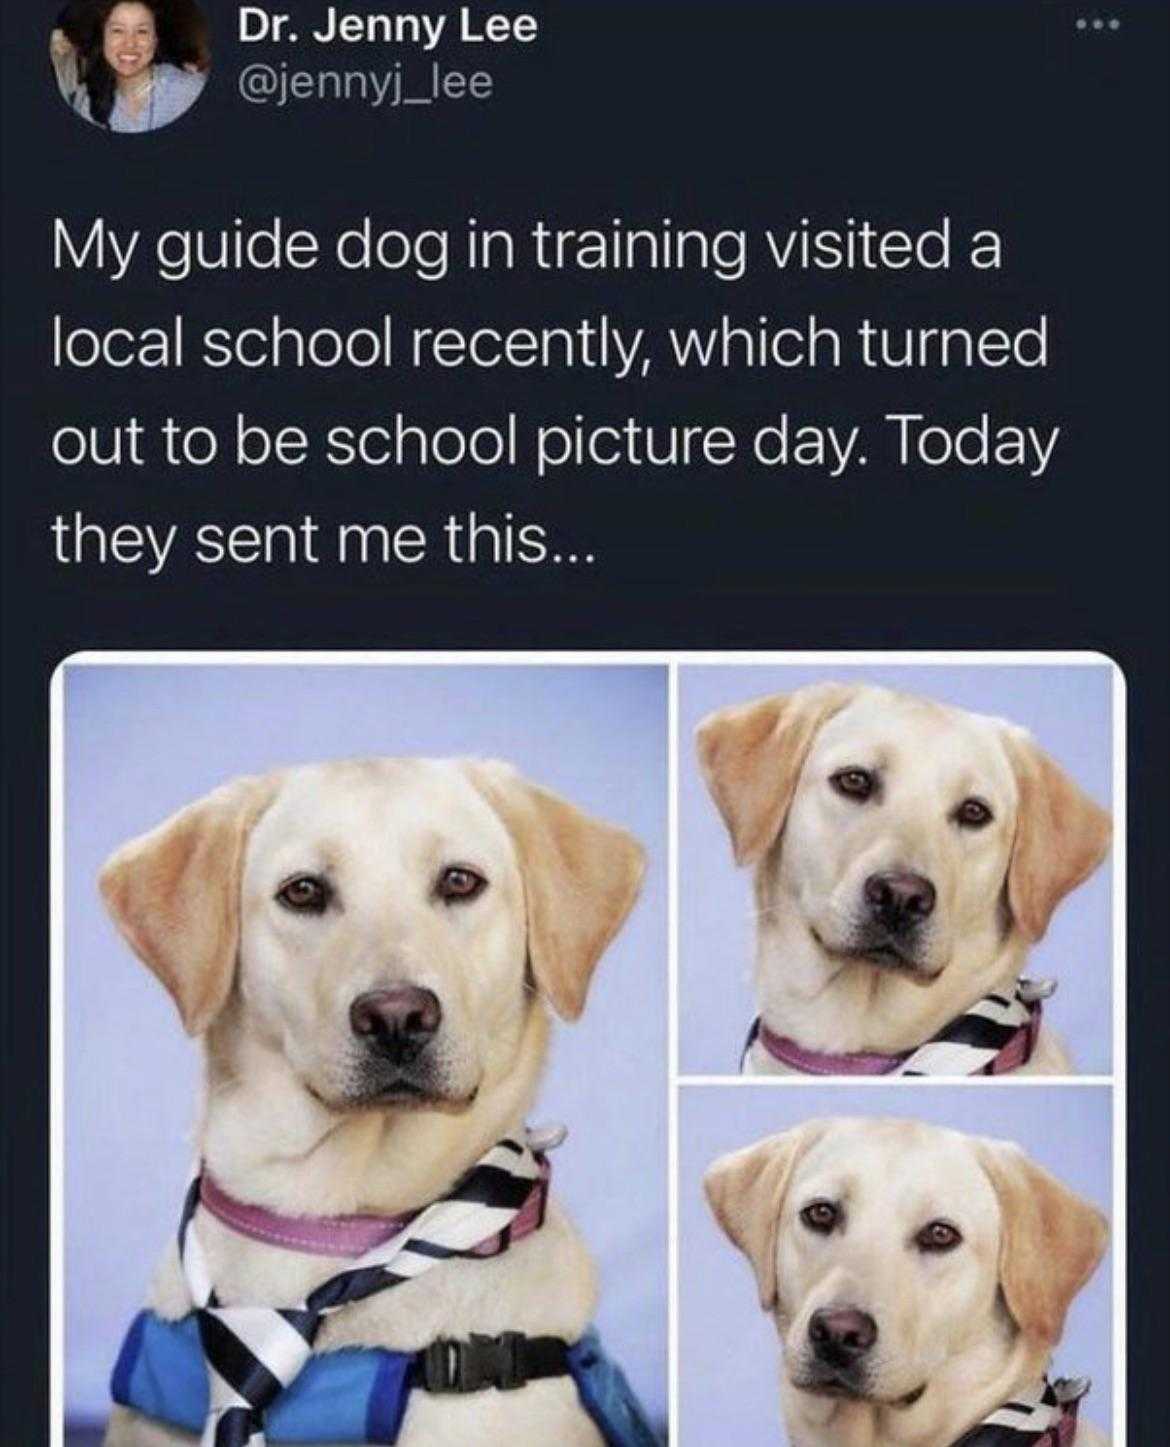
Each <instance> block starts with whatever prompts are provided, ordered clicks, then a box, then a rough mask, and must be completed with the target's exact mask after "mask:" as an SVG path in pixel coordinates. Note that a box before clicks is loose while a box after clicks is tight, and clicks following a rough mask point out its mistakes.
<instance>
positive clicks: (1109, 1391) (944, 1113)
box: [677, 1082, 1113, 1447]
mask: <svg viewBox="0 0 1170 1447" xmlns="http://www.w3.org/2000/svg"><path fill="white" fill-rule="evenodd" d="M681 1095H682V1099H681V1102H680V1111H679V1131H680V1135H679V1260H680V1263H681V1265H680V1280H679V1358H680V1370H679V1384H680V1387H679V1391H680V1399H679V1420H678V1424H677V1427H678V1441H679V1442H680V1443H681V1444H682V1447H723V1444H724V1443H735V1444H736V1447H766V1444H776V1447H779V1444H781V1443H783V1442H785V1441H786V1438H785V1436H784V1434H783V1433H782V1432H781V1430H780V1407H779V1402H780V1396H779V1362H780V1356H779V1342H778V1339H777V1336H776V1329H775V1327H774V1326H773V1324H772V1321H771V1319H770V1318H769V1317H768V1316H766V1315H765V1313H764V1312H763V1311H761V1309H760V1304H759V1297H758V1296H757V1295H756V1285H755V1279H754V1277H753V1276H752V1271H751V1267H750V1266H749V1265H748V1263H747V1260H746V1259H745V1258H744V1257H743V1256H741V1255H740V1253H739V1252H738V1251H737V1250H736V1249H735V1247H734V1246H732V1244H731V1242H730V1241H728V1239H727V1238H726V1237H725V1236H724V1235H723V1233H722V1231H720V1229H719V1228H718V1227H717V1226H716V1225H715V1222H714V1219H713V1218H712V1216H711V1214H710V1211H709V1210H708V1209H707V1203H706V1200H705V1198H704V1196H703V1191H702V1184H701V1183H702V1179H703V1175H704V1172H705V1171H706V1169H707V1167H708V1166H709V1165H710V1164H711V1162H712V1161H713V1160H715V1159H716V1158H717V1157H718V1156H721V1155H723V1154H725V1153H726V1152H727V1151H731V1150H738V1149H739V1147H740V1146H746V1145H750V1144H751V1143H752V1142H753V1141H757V1140H761V1139H763V1137H765V1136H768V1135H772V1134H774V1133H775V1132H777V1131H782V1130H787V1129H789V1128H790V1127H791V1126H795V1125H799V1124H800V1123H801V1122H802V1121H805V1120H812V1119H815V1118H817V1117H823V1116H835V1115H853V1116H902V1117H907V1118H913V1119H917V1120H923V1121H927V1122H929V1123H930V1124H932V1125H942V1126H950V1127H953V1128H954V1129H956V1130H961V1131H966V1132H967V1133H969V1134H971V1135H985V1136H992V1137H995V1138H997V1139H1009V1140H1014V1141H1017V1142H1018V1143H1019V1144H1020V1145H1022V1146H1023V1147H1024V1149H1025V1150H1026V1151H1027V1152H1028V1153H1029V1154H1030V1155H1031V1156H1032V1158H1033V1159H1034V1160H1036V1161H1038V1162H1039V1163H1040V1164H1041V1165H1042V1166H1044V1167H1046V1168H1047V1169H1048V1170H1050V1171H1051V1172H1052V1173H1053V1174H1054V1175H1056V1176H1058V1177H1059V1178H1060V1180H1062V1181H1064V1183H1065V1184H1066V1185H1067V1186H1070V1187H1071V1188H1072V1189H1073V1190H1075V1191H1078V1192H1079V1193H1080V1194H1081V1195H1083V1196H1085V1197H1087V1198H1088V1199H1089V1200H1090V1201H1092V1202H1093V1203H1094V1205H1096V1206H1098V1207H1100V1208H1101V1210H1103V1211H1105V1213H1106V1214H1107V1215H1109V1216H1110V1217H1111V1216H1112V1210H1111V1200H1112V1184H1111V1182H1112V1164H1111V1142H1110V1112H1111V1100H1110V1091H1109V1090H1108V1088H1106V1087H1104V1086H1095V1085H1055V1086H1052V1085H1049V1086H1019V1085H1011V1084H1006V1083H1003V1082H999V1083H994V1082H987V1083H986V1084H984V1085H979V1086H974V1087H968V1086H962V1085H959V1086H954V1085H951V1086H946V1085H942V1086H933V1085H928V1086H922V1087H919V1086H906V1085H902V1086H894V1085H888V1084H881V1085H874V1086H869V1087H866V1086H849V1085H844V1086H835V1085H820V1086H804V1085H791V1084H783V1085H777V1084H771V1085H750V1086H737V1087H734V1088H731V1089H729V1088H728V1087H726V1086H684V1087H683V1089H682V1091H681ZM1111 1272H1112V1252H1110V1253H1109V1254H1107V1255H1106V1257H1105V1259H1104V1261H1103V1262H1102V1263H1101V1265H1100V1266H1099V1267H1098V1269H1097V1272H1096V1274H1095V1275H1094V1277H1093V1279H1092V1280H1091V1281H1090V1282H1089V1284H1088V1285H1087V1286H1086V1287H1085V1288H1084V1289H1083V1290H1082V1291H1081V1293H1080V1294H1079V1295H1078V1297H1077V1299H1076V1301H1075V1302H1074V1303H1073V1307H1072V1310H1071V1312H1070V1313H1069V1318H1068V1324H1067V1326H1066V1329H1065V1335H1064V1340H1063V1343H1062V1344H1061V1346H1060V1347H1059V1348H1058V1349H1057V1352H1056V1355H1055V1357H1054V1361H1053V1367H1054V1371H1055V1373H1056V1375H1060V1376H1068V1377H1081V1376H1087V1377H1091V1378H1092V1382H1093V1387H1092V1391H1091V1392H1090V1394H1089V1397H1088V1399H1087V1401H1086V1402H1085V1406H1084V1409H1083V1411H1084V1416H1085V1420H1086V1421H1091V1422H1093V1423H1095V1424H1096V1425H1097V1426H1099V1427H1102V1428H1105V1429H1106V1430H1108V1429H1109V1427H1110V1426H1111V1422H1112V1413H1113V1378H1112V1355H1111V1353H1112V1331H1111V1322H1112V1288H1111Z"/></svg>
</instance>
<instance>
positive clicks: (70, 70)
mask: <svg viewBox="0 0 1170 1447" xmlns="http://www.w3.org/2000/svg"><path fill="white" fill-rule="evenodd" d="M49 50H50V55H51V57H52V61H53V70H54V72H55V74H56V78H57V85H58V88H59V89H60V91H61V95H62V96H63V97H64V99H65V102H66V104H67V105H69V107H70V108H71V109H72V110H74V111H76V113H77V114H78V115H79V116H81V117H82V118H83V119H84V120H87V121H89V122H90V123H91V124H92V125H95V126H100V127H101V128H102V129H103V130H107V131H114V132H117V133H119V134H123V133H134V132H144V131H157V130H161V129H162V127H163V126H169V125H170V124H171V122H172V121H176V120H178V118H179V117H180V116H181V115H184V114H185V113H186V112H187V111H189V110H190V109H191V107H192V106H193V105H194V104H195V102H196V101H197V100H198V99H199V97H200V95H201V94H202V91H203V87H204V85H205V83H206V81H207V75H208V72H209V70H210V67H211V48H210V43H209V30H208V25H207V20H206V18H205V16H204V14H203V11H202V10H201V9H200V7H199V6H198V5H197V4H195V3H194V0H70V3H69V4H67V5H65V6H63V7H62V8H61V10H60V11H59V12H58V13H57V17H56V20H55V22H54V26H53V32H52V36H51V38H50V42H49Z"/></svg>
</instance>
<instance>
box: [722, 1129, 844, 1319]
mask: <svg viewBox="0 0 1170 1447" xmlns="http://www.w3.org/2000/svg"><path fill="white" fill-rule="evenodd" d="M821 1130H822V1124H821V1123H820V1122H818V1121H810V1122H808V1123H807V1124H806V1125H802V1126H798V1127H797V1128H796V1129H795V1130H790V1131H785V1132H783V1134H781V1135H774V1136H769V1137H768V1139H767V1140H762V1141H757V1142H756V1144H755V1145H751V1146H746V1147H744V1149H743V1150H739V1151H733V1152H732V1153H731V1154H730V1155H726V1156H722V1157H720V1159H719V1160H717V1161H716V1162H715V1163H714V1164H713V1165H712V1166H711V1167H710V1168H709V1169H708V1171H707V1174H706V1175H705V1176H704V1177H703V1190H704V1191H705V1192H706V1194H707V1202H708V1204H709V1205H710V1207H711V1211H712V1213H713V1214H714V1216H715V1219H716V1221H718V1223H719V1225H720V1226H721V1227H722V1228H723V1231H724V1232H725V1234H726V1235H727V1236H728V1238H729V1239H730V1240H731V1241H732V1242H734V1244H735V1245H736V1246H738V1247H739V1249H740V1250H741V1251H742V1252H743V1254H744V1255H745V1256H746V1257H747V1259H748V1260H749V1261H750V1262H751V1264H752V1268H753V1270H754V1271H755V1273H756V1284H757V1286H758V1287H759V1292H760V1305H761V1306H762V1307H763V1308H764V1310H765V1311H771V1310H772V1308H773V1307H774V1306H775V1305H776V1294H777V1283H776V1240H777V1233H778V1231H779V1227H780V1213H781V1211H782V1209H783V1207H784V1196H785V1193H786V1192H787V1190H788V1183H789V1181H790V1180H791V1179H792V1172H793V1170H794V1168H795V1166H796V1163H797V1161H798V1160H799V1159H800V1157H801V1156H802V1155H803V1153H804V1151H805V1150H806V1149H807V1148H808V1146H809V1145H811V1144H812V1142H813V1141H814V1140H816V1139H817V1137H818V1136H819V1135H820V1133H821Z"/></svg>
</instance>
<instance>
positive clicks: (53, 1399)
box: [49, 649, 1128, 1447]
mask: <svg viewBox="0 0 1170 1447" xmlns="http://www.w3.org/2000/svg"><path fill="white" fill-rule="evenodd" d="M306 663H312V664H315V665H320V666H326V667H354V666H359V667H419V666H428V665H429V666H453V667H458V666H468V665H475V666H481V667H483V666H488V667H490V666H505V667H506V666H523V665H536V666H540V665H545V666H570V667H589V666H609V667H621V666H629V667H646V666H648V665H655V666H658V667H665V668H667V669H668V693H669V708H668V715H667V728H668V730H669V738H668V773H669V801H668V842H667V850H668V857H667V868H668V885H669V888H668V941H669V968H668V984H667V1006H666V1008H667V1011H668V1021H667V1041H668V1046H667V1051H668V1065H669V1069H668V1072H667V1080H666V1082H665V1087H666V1091H667V1103H668V1116H667V1120H668V1138H667V1160H668V1172H669V1177H668V1182H667V1192H668V1195H667V1199H668V1211H669V1216H668V1221H669V1241H668V1244H667V1261H668V1265H669V1280H668V1282H667V1304H668V1313H669V1318H668V1344H669V1366H668V1372H669V1397H668V1401H669V1410H670V1423H671V1428H670V1442H671V1447H681V1444H682V1432H681V1430H680V1425H679V1421H678V1407H679V1391H678V1385H679V1383H678V1370H679V1364H678V1341H679V1336H678V1316H679V1301H678V1262H679V1242H678V1192H679V1182H678V1158H679V1134H678V1131H679V1127H678V1116H679V1112H678V1100H679V1091H680V1090H682V1089H686V1088H689V1087H695V1086H718V1087H724V1088H727V1089H731V1090H735V1089H742V1088H745V1087H747V1088H751V1087H754V1088H761V1087H762V1088H764V1089H780V1090H784V1089H792V1088H797V1089H799V1088H801V1087H802V1084H803V1085H804V1086H805V1087H807V1082H803V1081H802V1080H801V1078H799V1077H796V1078H792V1079H786V1078H784V1077H770V1078H769V1077H752V1078H751V1079H744V1078H742V1077H739V1076H709V1075H680V1074H679V1069H678V1064H679V1062H678V1001H679V996H678V943H679V940H678V841H677V837H676V836H677V831H678V780H679V757H678V753H679V741H678V719H679V712H678V702H679V700H678V683H679V669H680V668H682V667H688V666H693V665H704V664H706V665H719V664H722V665H734V664H738V665H741V666H744V667H747V668H750V667H777V666H784V665H788V666H803V667H807V666H825V665H830V664H840V665H842V666H857V665H861V666H865V665H867V664H869V665H874V666H884V665H890V664H894V665H901V666H922V667H930V666H931V665H935V666H937V665H940V664H946V665H952V666H954V665H960V666H964V667H966V666H970V667H980V666H984V667H988V666H999V667H1005V666H1006V667H1010V666H1013V665H1017V666H1020V667H1029V666H1030V667H1037V666H1044V665H1047V666H1058V665H1063V666H1094V667H1100V666H1102V665H1105V666H1107V667H1108V668H1109V669H1110V671H1111V674H1112V680H1113V688H1112V703H1113V709H1112V715H1113V717H1112V726H1113V817H1114V844H1113V866H1114V868H1113V918H1112V935H1113V982H1112V983H1113V990H1112V994H1113V1060H1112V1066H1113V1073H1112V1075H1090V1076H1076V1077H1070V1078H1057V1079H1053V1078H1049V1077H1036V1076H1032V1077H1023V1078H1019V1079H1014V1078H1012V1077H1009V1076H1005V1077H999V1078H997V1079H994V1080H990V1079H988V1080H953V1079H943V1078H939V1079H937V1080H931V1079H920V1080H917V1081H915V1082H914V1087H913V1088H925V1089H931V1088H933V1087H935V1086H955V1085H959V1086H962V1087H977V1088H982V1089H992V1090H1016V1089H1035V1088H1037V1087H1049V1088H1058V1089H1072V1090H1076V1089H1082V1088H1085V1087H1098V1088H1100V1087H1102V1086H1106V1087H1109V1086H1111V1087H1112V1091H1113V1102H1112V1103H1113V1110H1112V1121H1113V1141H1112V1159H1113V1237H1112V1246H1113V1281H1112V1288H1113V1423H1112V1433H1113V1443H1114V1447H1123V1444H1124V1443H1125V1440H1126V1416H1127V1404H1126V1388H1127V1382H1126V1371H1125V1363H1126V1327H1127V1322H1126V1246H1127V1230H1126V1226H1127V1217H1126V1203H1127V1190H1126V1165H1127V1141H1126V1122H1127V1111H1128V1101H1127V1069H1126V1066H1127V1059H1128V1057H1127V1053H1126V1052H1127V1043H1126V1012H1125V1004H1126V998H1127V995H1126V950H1125V946H1126V882H1127V881H1126V846H1127V835H1126V828H1127V794H1126V778H1127V774H1126V767H1127V757H1126V745H1127V738H1128V734H1127V713H1126V682H1125V677H1124V674H1123V673H1122V671H1121V669H1120V667H1119V666H1118V665H1117V664H1116V663H1115V662H1114V660H1113V659H1111V658H1109V657H1108V656H1107V655H1106V654H1103V653H1096V652H1091V651H1084V650H1081V651H1060V650H1052V651H1040V650H1029V651H1023V652H1014V651H1003V650H1001V651H965V650H958V649H950V650H935V651H906V650H856V649H854V650H826V649H821V650H816V651H782V652H779V651H778V652H767V651H759V650H751V651H748V650H733V651H732V650H729V651H715V650H702V651H696V650H688V649H644V650H637V651H630V652H618V651H613V650H606V651H592V652H590V651H582V652H574V651H561V650H544V651H535V650H527V651H516V652H509V651H506V650H485V651H478V650H474V649H463V650H438V651H423V650H411V651H406V652H394V651H361V652H344V651H336V650H312V649H309V650H283V651H281V650H276V651H274V650H265V651H231V650H206V651H197V650H181V651H162V650H155V651H145V650H144V651H127V650H109V651H83V652H78V653H74V654H71V655H70V656H69V657H68V658H66V659H64V660H62V662H61V663H60V664H58V666H57V668H56V669H55V670H54V672H53V677H52V680H51V683H50V688H49V703H50V822H51V830H50V936H49V937H50V975H49V1141H50V1179H49V1256H50V1259H49V1352H50V1376H49V1423H50V1438H49V1441H50V1447H63V1443H64V1406H65V1403H64V1382H65V1369H64V1349H65V1340H64V1335H65V1331H64V1249H65V1181H64V1138H63V1133H64V1111H65V1060H64V1000H65V945H66V942H65V873H64V863H65V846H64V832H65V830H64V823H65V739H64V732H65V718H64V698H65V690H64V681H65V670H66V668H73V667H112V666H123V667H125V666H134V665H141V666H156V667H157V666H160V665H164V666H177V667H181V666H192V665H203V666H214V665H221V666H223V665H251V666H256V665H262V666H268V667H280V666H287V665H290V664H292V665H303V664H306ZM817 1085H818V1088H820V1087H821V1086H825V1087H827V1088H829V1089H833V1088H836V1087H839V1086H846V1085H847V1086H850V1087H852V1086H856V1085H861V1086H864V1087H867V1088H871V1089H874V1090H897V1089H899V1088H902V1089H905V1088H906V1087H905V1082H903V1083H902V1085H901V1087H899V1085H897V1084H895V1083H892V1082H891V1081H888V1080H852V1079H851V1080H849V1081H833V1080H818V1082H817Z"/></svg>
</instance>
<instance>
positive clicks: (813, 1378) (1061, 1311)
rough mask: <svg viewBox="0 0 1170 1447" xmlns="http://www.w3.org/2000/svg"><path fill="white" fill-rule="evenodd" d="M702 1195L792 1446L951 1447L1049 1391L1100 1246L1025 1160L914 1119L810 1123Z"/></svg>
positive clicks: (1091, 1440)
mask: <svg viewBox="0 0 1170 1447" xmlns="http://www.w3.org/2000/svg"><path fill="white" fill-rule="evenodd" d="M704 1186H705V1188H706V1192H707V1198H708V1201H709V1202H710V1205H711V1209H712V1210H713V1212H714V1214H715V1217H716V1219H717V1220H718V1222H719V1224H720V1226H721V1227H722V1228H723V1230H724V1231H725V1232H726V1233H727V1235H728V1236H729V1237H730V1238H731V1240H732V1241H733V1242H734V1243H735V1245H736V1246H738V1247H739V1249H740V1250H741V1251H743V1252H744V1254H745V1255H746V1256H747V1257H748V1259H749V1260H750V1261H751V1264H752V1266H753V1268H754V1270H755V1273H756V1278H757V1282H758V1285H759V1294H760V1303H761V1305H762V1306H763V1308H764V1310H765V1311H767V1312H769V1313H771V1314H772V1316H773V1317H774V1319H775V1322H776V1328H777V1331H778V1332H779V1335H780V1339H781V1343H782V1346H783V1366H782V1371H781V1404H782V1411H783V1416H784V1421H785V1423H786V1427H787V1434H788V1440H789V1441H790V1442H791V1444H792V1447H949V1444H951V1443H957V1442H959V1441H960V1440H961V1439H962V1438H963V1437H964V1434H965V1433H967V1432H968V1431H970V1430H971V1429H972V1428H974V1427H975V1426H976V1425H978V1424H979V1423H982V1422H983V1421H985V1419H987V1418H988V1417H989V1416H990V1415H991V1414H993V1413H994V1412H995V1411H996V1410H997V1409H998V1408H999V1407H1001V1406H1002V1405H1003V1404H1005V1403H1007V1402H1010V1401H1015V1400H1020V1399H1022V1398H1025V1397H1026V1396H1027V1395H1028V1392H1029V1389H1033V1390H1035V1389H1036V1387H1037V1385H1038V1383H1039V1382H1041V1381H1042V1379H1043V1378H1044V1376H1045V1374H1046V1372H1047V1370H1048V1366H1049V1362H1050V1359H1051V1356H1052V1352H1053V1349H1054V1347H1055V1346H1056V1344H1057V1342H1058V1341H1059V1340H1060V1337H1061V1333H1062V1331H1063V1328H1064V1319H1065V1314H1066V1312H1067V1311H1068V1308H1069V1305H1070V1303H1071V1302H1072V1300H1073V1297H1074V1296H1075V1295H1076V1293H1077V1292H1078V1291H1079V1290H1080V1289H1081V1287H1082V1286H1083V1285H1084V1284H1085V1282H1086V1281H1087V1280H1088V1278H1089V1276H1090V1275H1091V1274H1092V1272H1093V1270H1094V1269H1095V1268H1096V1266H1097V1264H1098V1262H1099V1261H1100V1259H1101V1256H1102V1254H1103V1253H1104V1250H1105V1246H1106V1240H1107V1227H1106V1223H1105V1220H1104V1218H1103V1217H1102V1216H1101V1214H1100V1212H1098V1211H1097V1210H1096V1209H1095V1208H1094V1207H1093V1206H1091V1205H1089V1204H1088V1203H1087V1202H1086V1201H1083V1200H1081V1199H1080V1197H1078V1196H1076V1195H1074V1194H1073V1193H1072V1192H1071V1191H1069V1190H1068V1189H1066V1187H1064V1186H1063V1185H1062V1184H1061V1183H1060V1182H1059V1181H1057V1180H1055V1179H1054V1178H1053V1177H1052V1176H1051V1175H1049V1174H1048V1173H1047V1172H1046V1171H1044V1170H1042V1169H1041V1168H1040V1167H1039V1166H1037V1165H1035V1164H1034V1163H1033V1162H1031V1161H1030V1160H1029V1159H1028V1158H1027V1157H1026V1156H1025V1155H1024V1154H1023V1152H1022V1151H1021V1150H1020V1149H1019V1148H1018V1147H1016V1146H1014V1145H1010V1144H1008V1143H1006V1142H1004V1141H992V1140H980V1139H976V1138H973V1137H969V1136H965V1135H961V1134H959V1133H958V1132H957V1131H951V1130H942V1129H939V1128H938V1127H935V1126H928V1125H923V1124H921V1123H920V1122H917V1121H907V1120H853V1119H837V1120H818V1121H811V1122H809V1123H807V1124H805V1125H803V1126H800V1127H798V1128H797V1129H795V1130H790V1131H787V1132H785V1133H784V1134H783V1135H777V1136H773V1137H771V1138H770V1139H769V1140H764V1141H760V1142H759V1143H758V1144H756V1145H753V1146H749V1147H747V1149H745V1150H741V1151H736V1152H735V1153H734V1154H732V1155H728V1156H724V1157H723V1158H722V1159H720V1160H718V1161H716V1162H715V1164H714V1165H713V1166H712V1167H711V1168H710V1170H709V1171H708V1173H707V1176H706V1178H705V1181H704ZM1074 1370H1075V1364H1074ZM1062 1440H1063V1439H1062ZM1073 1440H1075V1442H1076V1447H1101V1444H1103V1443H1105V1442H1106V1438H1105V1437H1103V1436H1102V1435H1101V1433H1100V1432H1099V1431H1098V1430H1096V1429H1095V1428H1093V1427H1091V1426H1089V1425H1087V1424H1085V1423H1083V1422H1082V1423H1081V1424H1080V1426H1079V1428H1078V1429H1077V1431H1076V1436H1075V1439H1073Z"/></svg>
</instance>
